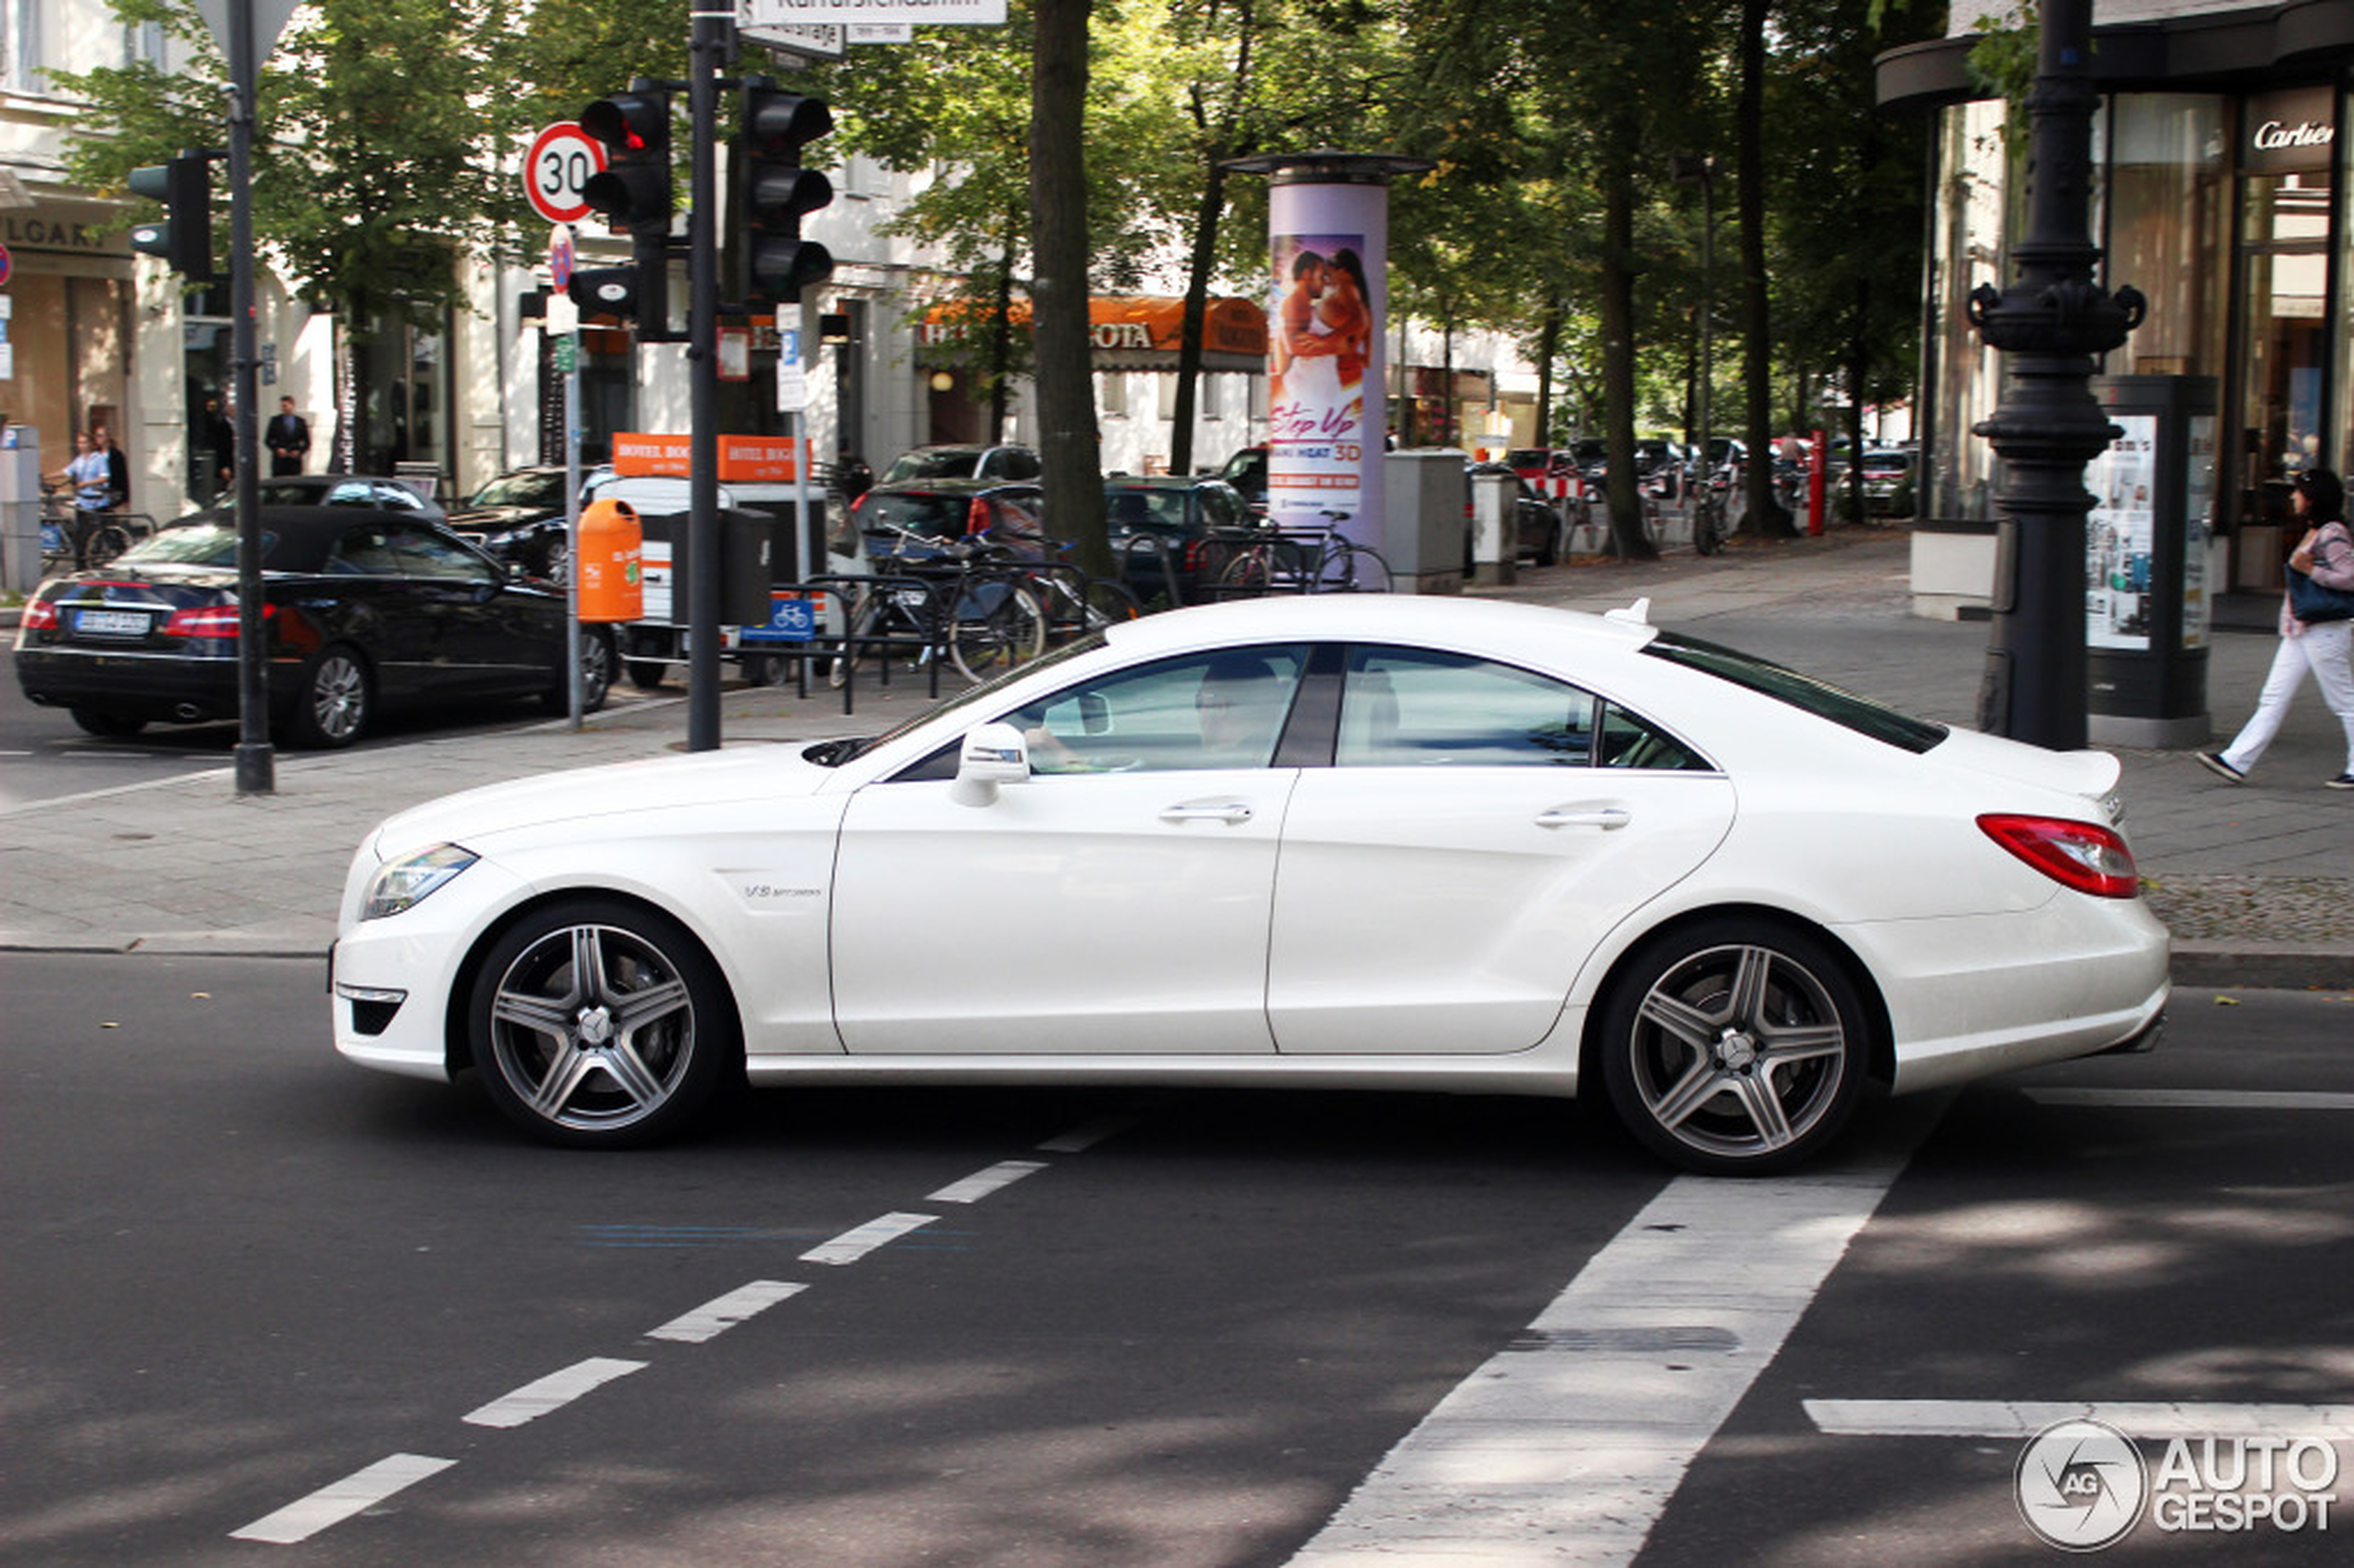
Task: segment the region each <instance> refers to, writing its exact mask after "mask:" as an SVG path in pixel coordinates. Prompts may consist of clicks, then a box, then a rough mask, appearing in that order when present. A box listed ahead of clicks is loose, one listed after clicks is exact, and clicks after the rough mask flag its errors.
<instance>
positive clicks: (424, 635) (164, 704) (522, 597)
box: [16, 507, 614, 746]
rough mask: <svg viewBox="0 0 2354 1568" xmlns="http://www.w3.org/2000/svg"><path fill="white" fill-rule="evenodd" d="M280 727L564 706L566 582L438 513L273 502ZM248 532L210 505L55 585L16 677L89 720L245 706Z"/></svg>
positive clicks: (266, 569) (607, 678)
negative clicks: (456, 529)
mask: <svg viewBox="0 0 2354 1568" xmlns="http://www.w3.org/2000/svg"><path fill="white" fill-rule="evenodd" d="M259 522H260V525H261V534H262V539H261V551H262V557H261V569H262V600H263V605H262V615H263V625H264V627H265V630H266V633H267V637H268V639H269V640H268V651H267V654H266V660H265V676H266V679H267V683H268V692H269V702H270V719H271V727H272V730H273V731H274V732H276V733H278V734H279V735H281V736H283V737H284V739H285V740H286V741H287V742H288V743H290V744H294V745H300V746H347V745H349V744H350V743H351V742H352V741H354V740H358V739H359V738H360V736H361V734H362V733H364V732H365V731H366V730H367V728H368V727H369V726H370V725H371V724H372V723H373V722H374V719H375V717H376V714H377V713H378V712H379V711H381V710H388V709H391V708H395V707H401V706H414V705H422V704H425V703H439V702H462V701H469V702H470V701H488V700H491V699H498V698H508V699H512V698H519V697H534V698H538V700H539V701H540V702H542V703H544V704H545V705H546V707H547V708H548V710H549V711H550V712H551V713H563V712H565V711H567V709H568V708H569V706H570V703H571V683H570V681H569V679H568V678H567V675H566V664H565V646H566V639H565V631H564V626H565V617H566V607H565V603H564V596H563V592H562V591H561V590H560V589H557V588H551V587H550V586H549V585H547V584H544V583H537V582H533V581H530V580H528V579H526V578H525V577H523V576H522V575H520V574H518V573H516V572H514V571H513V570H511V569H510V568H509V567H507V566H506V565H504V564H502V563H499V562H496V561H493V560H492V559H491V558H490V557H489V556H487V555H486V554H484V553H483V552H482V551H481V550H477V549H475V547H474V546H472V545H470V544H468V543H466V542H465V541H464V540H463V539H461V538H460V537H458V536H457V535H455V534H454V533H452V532H450V531H449V529H448V528H447V527H445V526H443V525H440V524H438V523H434V522H430V521H428V520H426V519H424V518H422V517H416V516H411V515H408V514H404V513H399V512H373V511H362V510H359V509H355V508H348V507H264V508H262V509H261V512H260V517H259ZM236 589H237V529H236V525H235V523H234V520H233V519H232V518H231V517H230V516H229V515H228V514H227V513H224V512H198V513H196V515H195V516H192V517H185V518H182V519H181V520H180V521H178V522H176V523H173V524H171V525H167V526H165V527H163V528H159V529H158V530H157V531H156V532H155V533H154V534H153V535H151V536H149V537H147V538H146V539H143V540H141V541H140V542H139V543H138V544H136V545H134V546H133V547H132V548H131V549H130V550H127V551H125V552H124V553H123V554H121V555H120V556H117V557H116V558H115V559H114V560H113V561H111V562H109V563H107V565H106V567H105V568H104V569H103V570H97V569H93V570H91V571H86V572H76V573H73V574H72V575H68V576H62V577H55V578H52V579H50V580H49V581H47V582H44V583H43V584H42V585H41V587H40V588H38V589H37V590H36V591H35V592H34V594H33V597H32V600H31V601H29V602H28V603H27V604H26V605H25V607H24V613H23V621H22V624H21V626H19V630H18V632H17V649H16V666H17V680H18V683H19V685H20V686H22V687H23V688H24V694H25V696H26V697H27V698H29V699H30V700H32V702H37V703H41V704H44V705H45V706H49V707H60V708H64V709H67V710H68V711H69V712H70V713H71V714H72V715H73V720H74V722H75V723H76V724H78V725H80V726H81V727H82V728H83V729H85V730H87V731H89V732H90V733H91V734H93V735H105V736H122V735H133V734H136V733H137V732H138V731H139V730H141V729H143V728H145V727H146V726H147V725H149V724H158V723H170V724H198V723H208V722H217V721H220V720H223V719H231V718H234V717H236V716H237V639H238V637H239V609H238V604H237V594H236ZM581 650H582V651H581V674H582V685H583V696H584V701H583V704H582V705H583V707H584V709H586V710H588V711H594V710H595V709H597V708H599V707H601V706H603V704H604V700H605V693H606V690H607V689H608V688H609V686H610V685H611V681H612V673H613V667H614V653H613V643H612V641H611V638H610V634H609V633H608V632H607V631H606V630H605V628H603V627H601V626H584V627H582V628H581Z"/></svg>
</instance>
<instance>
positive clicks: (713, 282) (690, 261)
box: [674, 6, 736, 752]
mask: <svg viewBox="0 0 2354 1568" xmlns="http://www.w3.org/2000/svg"><path fill="white" fill-rule="evenodd" d="M693 22H694V34H693V41H692V44H690V60H689V63H688V67H687V75H688V80H687V104H688V111H689V115H690V119H691V120H692V121H693V125H694V132H693V138H692V139H693V144H694V145H693V147H692V150H691V154H690V157H691V160H692V172H691V173H690V177H689V185H688V189H689V193H690V196H689V199H690V201H691V202H692V203H693V207H692V208H691V209H690V210H689V212H688V214H687V377H688V391H689V402H688V410H689V413H688V417H689V421H690V423H689V426H688V429H689V435H688V454H689V456H688V469H689V473H688V481H687V484H688V488H687V559H688V565H689V570H690V572H691V574H692V582H691V585H690V588H689V590H688V595H687V638H688V646H687V750H689V751H690V752H710V751H716V750H717V749H718V747H719V669H720V660H719V602H720V595H719V570H720V566H719V563H720V554H721V552H720V548H719V248H718V245H717V243H716V241H717V237H718V225H717V221H716V215H717V213H718V210H719V206H718V195H717V193H718V186H719V180H718V173H717V160H716V149H715V142H716V141H717V139H718V126H719V75H720V72H721V71H722V70H725V69H726V67H727V64H728V55H729V54H730V52H731V51H732V50H733V48H734V45H735V32H736V13H735V10H734V8H733V7H732V6H730V7H729V8H728V9H727V10H724V11H722V10H698V11H696V12H694V13H693ZM674 548H675V547H674Z"/></svg>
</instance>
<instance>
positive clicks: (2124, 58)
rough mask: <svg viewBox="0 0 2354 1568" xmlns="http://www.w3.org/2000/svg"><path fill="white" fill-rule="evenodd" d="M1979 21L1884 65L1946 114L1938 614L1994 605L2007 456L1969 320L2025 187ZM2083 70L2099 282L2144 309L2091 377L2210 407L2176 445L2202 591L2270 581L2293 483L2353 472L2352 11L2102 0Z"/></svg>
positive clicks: (1980, 9)
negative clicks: (1985, 430)
mask: <svg viewBox="0 0 2354 1568" xmlns="http://www.w3.org/2000/svg"><path fill="white" fill-rule="evenodd" d="M1990 11H1991V12H1992V13H1993V14H1995V15H1998V16H1999V15H2000V14H2001V8H2000V7H1994V6H1988V5H1986V4H1978V3H1967V0H1966V3H1957V4H1956V5H1955V6H1954V8H1953V17H1952V20H1951V24H1950V26H1949V30H1948V35H1947V36H1946V37H1945V38H1943V39H1941V40H1937V41H1933V42H1931V43H1928V44H1917V45H1914V46H1911V47H1908V48H1905V49H1899V50H1894V51H1892V52H1891V53H1889V54H1887V55H1885V56H1882V57H1881V58H1880V61H1879V96H1880V101H1881V103H1882V104H1883V106H1885V107H1890V108H1892V109H1896V110H1916V111H1922V112H1928V113H1932V114H1934V115H1935V116H1936V117H1937V120H1938V133H1937V135H1936V137H1935V141H1934V151H1933V153H1932V158H1933V167H1932V170H1931V178H1932V179H1933V181H1934V191H1935V197H1934V201H1933V204H1932V206H1933V211H1932V215H1931V220H1930V221H1931V235H1930V247H1929V260H1928V275H1927V278H1926V280H1925V289H1924V296H1925V309H1926V311H1927V316H1926V319H1925V320H1924V322H1923V334H1922V337H1923V363H1922V373H1921V384H1920V386H1921V410H1920V420H1921V435H1922V481H1921V487H1920V515H1919V519H1918V523H1917V528H1916V532H1915V535H1914V553H1913V588H1914V594H1915V599H1916V603H1917V607H1918V608H1919V609H1921V610H1922V612H1923V613H1932V614H1935V613H1955V611H1957V610H1958V609H1960V608H1962V607H1965V606H1968V605H1972V604H1981V605H1982V604H1984V603H1985V602H1986V601H1987V599H1988V596H1989V593H1990V591H1991V588H1992V584H1993V569H1994V536H1995V528H1996V523H1997V519H1996V518H1995V516H1994V515H1993V511H1992V497H1993V493H1994V491H1995V489H1996V477H1997V476H1996V474H1995V468H1996V459H1995V457H1994V454H1993V449H1992V448H1991V446H1990V445H1989V444H1988V443H1987V442H1986V441H1985V440H1984V439H1983V438H1981V437H1980V436H1976V435H1974V434H1972V428H1971V427H1972V426H1973V425H1975V424H1977V423H1979V422H1980V421H1981V420H1983V419H1985V418H1987V417H1988V416H1989V415H1990V414H1992V413H1993V410H1994V408H1995V405H1996V404H1997V402H1998V401H1999V400H2000V398H2001V393H2002V382H2001V376H2002V367H2001V363H2000V360H2001V356H2000V355H1998V354H1996V353H1995V352H1993V350H1991V349H1989V348H1985V347H1984V346H1983V345H1982V344H1981V342H1980V341H1979V339H1978V337H1977V335H1976V333H1975V332H1974V331H1973V330H1972V329H1971V327H1970V326H1969V324H1968V317H1967V314H1966V307H1967V302H1968V298H1969V296H1970V294H1971V291H1972V290H1974V289H1976V288H1978V287H1979V286H1980V285H1993V286H1994V287H1996V288H1998V289H1999V288H2001V287H2002V286H2003V285H2006V283H2008V282H2009V281H2010V280H2011V276H2012V271H2013V269H2012V268H2011V265H2010V260H2009V254H2010V250H2009V247H2010V246H2011V245H2012V244H2013V243H2014V242H2015V241H2016V240H2017V239H2018V238H2019V236H2020V235H2022V234H2023V233H2024V230H2025V226H2026V194H2027V178H2026V170H2025V150H2026V148H2025V143H2026V137H2025V135H2024V133H2019V132H2012V133H2008V134H2006V128H2005V119H2006V106H2005V105H2004V104H2002V103H2001V102H1999V101H1992V100H1990V99H1989V98H1988V96H1987V95H1986V93H1985V90H1984V89H1983V88H1982V87H1981V86H1979V85H1978V84H1977V83H1976V82H1974V81H1973V79H1972V77H1971V75H1970V73H1969V71H1968V65H1967V60H1968V55H1969V52H1970V49H1971V48H1972V46H1973V44H1975V42H1976V40H1977V36H1978V31H1977V23H1978V20H1979V18H1980V17H1981V15H1986V14H1989V13H1990ZM2091 70H2092V77H2093V81H2094V83H2095V87H2096V89H2097V90H2098V92H2099V93H2100V95H2101V103H2100V109H2099V112H2098V114H2097V116H2096V119H2095V128H2094V159H2095V182H2094V184H2095V189H2094V200H2093V208H2094V210H2093V213H2092V221H2093V238H2094V241H2095V244H2096V245H2098V246H2099V247H2101V249H2102V252H2103V257H2104V259H2103V261H2102V263H2101V277H2100V280H2099V281H2100V282H2101V283H2102V285H2104V286H2106V287H2107V288H2109V289H2112V290H2114V289H2117V288H2119V287H2121V286H2124V285H2132V286H2133V287H2135V288H2138V289H2139V290H2140V291H2141V292H2142V294H2143V295H2145V297H2147V299H2148V301H2149V313H2148V317H2147V319H2146V320H2145V322H2143V323H2142V325H2141V326H2140V327H2139V328H2138V329H2137V330H2136V331H2135V332H2134V333H2133V335H2132V336H2131V337H2130V338H2129V339H2128V340H2127V342H2126V344H2125V346H2124V347H2123V348H2120V349H2119V350H2117V351H2116V352H2115V353H2113V354H2111V355H2109V356H2107V362H2106V363H2104V364H2103V365H2101V366H2100V373H2101V374H2102V375H2104V376H2108V377H2123V376H2133V377H2148V378H2158V380H2159V381H2160V382H2163V383H2171V384H2174V389H2176V390H2178V391H2179V393H2180V394H2181V396H2182V398H2183V401H2184V403H2185V406H2188V407H2194V408H2198V409H2202V410H2207V411H2211V415H2212V420H2211V424H2208V425H2205V426H2200V425H2198V424H2197V422H2196V420H2194V421H2193V422H2192V427H2193V428H2194V430H2195V431H2196V430H2197V429H2201V428H2203V429H2206V430H2207V431H2208V433H2209V434H2208V438H2207V439H2205V440H2204V442H2203V443H2197V442H2196V436H2194V440H2195V444H2196V449H2195V450H2192V451H2191V452H2189V453H2188V454H2187V455H2186V461H2187V462H2190V463H2191V464H2192V465H2194V466H2195V467H2196V468H2197V469H2199V470H2200V472H2199V473H2197V474H2193V475H2192V479H2191V483H2190V484H2189V486H2188V487H2186V493H2188V494H2191V495H2194V496H2196V497H2198V498H2200V503H2201V504H2202V505H2204V506H2206V507H2207V508H2208V513H2209V514H2208V516H2206V517H2204V518H2201V519H2196V520H2194V527H2195V528H2196V530H2197V531H2198V532H2199V534H2200V535H2201V536H2202V537H2204V538H2205V539H2206V540H2207V541H2208V543H2207V545H2206V550H2207V552H2208V558H2207V561H2206V563H2205V565H2204V580H2205V582H2207V583H2208V584H2211V585H2214V586H2216V587H2217V588H2222V589H2225V590H2229V589H2231V588H2277V587H2278V585H2279V582H2280V576H2279V563H2280V535H2281V525H2282V523H2283V520H2284V518H2285V516H2286V513H2287V488H2288V480H2289V479H2290V478H2291V476H2293V475H2294V474H2296V473H2297V472H2298V471H2299V470H2300V469H2302V468H2306V467H2309V466H2320V467H2327V468H2332V469H2335V470H2337V471H2340V472H2343V471H2344V470H2345V469H2346V468H2347V466H2348V463H2349V462H2354V203H2349V196H2350V195H2354V140H2350V139H2349V137H2348V135H2346V134H2345V133H2344V128H2345V127H2346V126H2347V125H2348V122H2349V112H2348V94H2349V88H2350V87H2354V0H2286V3H2282V0H2255V3H2234V0H2095V9H2094V47H2093V55H2092V66H2091Z"/></svg>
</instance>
